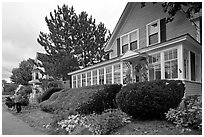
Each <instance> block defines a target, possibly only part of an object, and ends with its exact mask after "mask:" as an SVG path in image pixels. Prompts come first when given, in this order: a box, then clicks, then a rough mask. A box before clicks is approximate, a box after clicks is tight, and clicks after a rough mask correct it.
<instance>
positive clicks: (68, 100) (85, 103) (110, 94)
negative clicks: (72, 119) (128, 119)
mask: <svg viewBox="0 0 204 137" xmlns="http://www.w3.org/2000/svg"><path fill="white" fill-rule="evenodd" d="M121 87H122V85H118V84H107V85H94V86H87V87H81V88H74V89H69V90H63V91H60V92H59V94H58V95H56V94H53V95H52V96H51V97H50V99H48V100H47V101H44V102H42V103H41V104H40V107H41V109H42V110H43V111H48V112H53V111H73V112H77V113H80V114H91V113H93V112H95V113H102V112H103V111H104V110H106V109H109V108H116V105H115V103H114V102H115V97H116V94H117V93H118V92H119V91H120V89H121ZM53 96H55V97H53ZM51 99H52V100H51Z"/></svg>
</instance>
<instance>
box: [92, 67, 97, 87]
mask: <svg viewBox="0 0 204 137" xmlns="http://www.w3.org/2000/svg"><path fill="white" fill-rule="evenodd" d="M92 74H93V85H96V84H97V70H94V71H92Z"/></svg>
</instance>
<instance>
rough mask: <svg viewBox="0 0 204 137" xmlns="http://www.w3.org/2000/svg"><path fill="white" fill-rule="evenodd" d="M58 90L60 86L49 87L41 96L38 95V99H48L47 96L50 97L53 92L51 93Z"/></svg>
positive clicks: (41, 100)
mask: <svg viewBox="0 0 204 137" xmlns="http://www.w3.org/2000/svg"><path fill="white" fill-rule="evenodd" d="M60 90H62V89H61V88H55V87H53V88H49V89H48V90H46V91H45V92H44V93H43V94H42V95H41V96H39V97H38V98H39V99H38V100H39V101H40V102H43V101H45V100H48V99H49V98H50V96H51V95H52V94H53V93H55V92H59V91H60Z"/></svg>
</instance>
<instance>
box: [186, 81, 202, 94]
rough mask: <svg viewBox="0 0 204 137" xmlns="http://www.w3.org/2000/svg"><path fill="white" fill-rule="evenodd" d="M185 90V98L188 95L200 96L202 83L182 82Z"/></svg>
mask: <svg viewBox="0 0 204 137" xmlns="http://www.w3.org/2000/svg"><path fill="white" fill-rule="evenodd" d="M184 83H185V86H186V89H185V94H186V96H189V95H202V83H200V82H192V81H186V80H184Z"/></svg>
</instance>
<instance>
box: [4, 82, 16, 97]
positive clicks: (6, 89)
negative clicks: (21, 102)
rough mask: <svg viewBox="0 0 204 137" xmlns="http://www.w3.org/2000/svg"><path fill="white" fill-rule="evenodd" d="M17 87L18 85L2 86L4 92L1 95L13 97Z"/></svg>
mask: <svg viewBox="0 0 204 137" xmlns="http://www.w3.org/2000/svg"><path fill="white" fill-rule="evenodd" d="M17 87H18V84H15V83H6V84H5V85H4V92H3V94H4V95H6V94H8V95H13V94H14V93H15V90H16V88H17Z"/></svg>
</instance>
